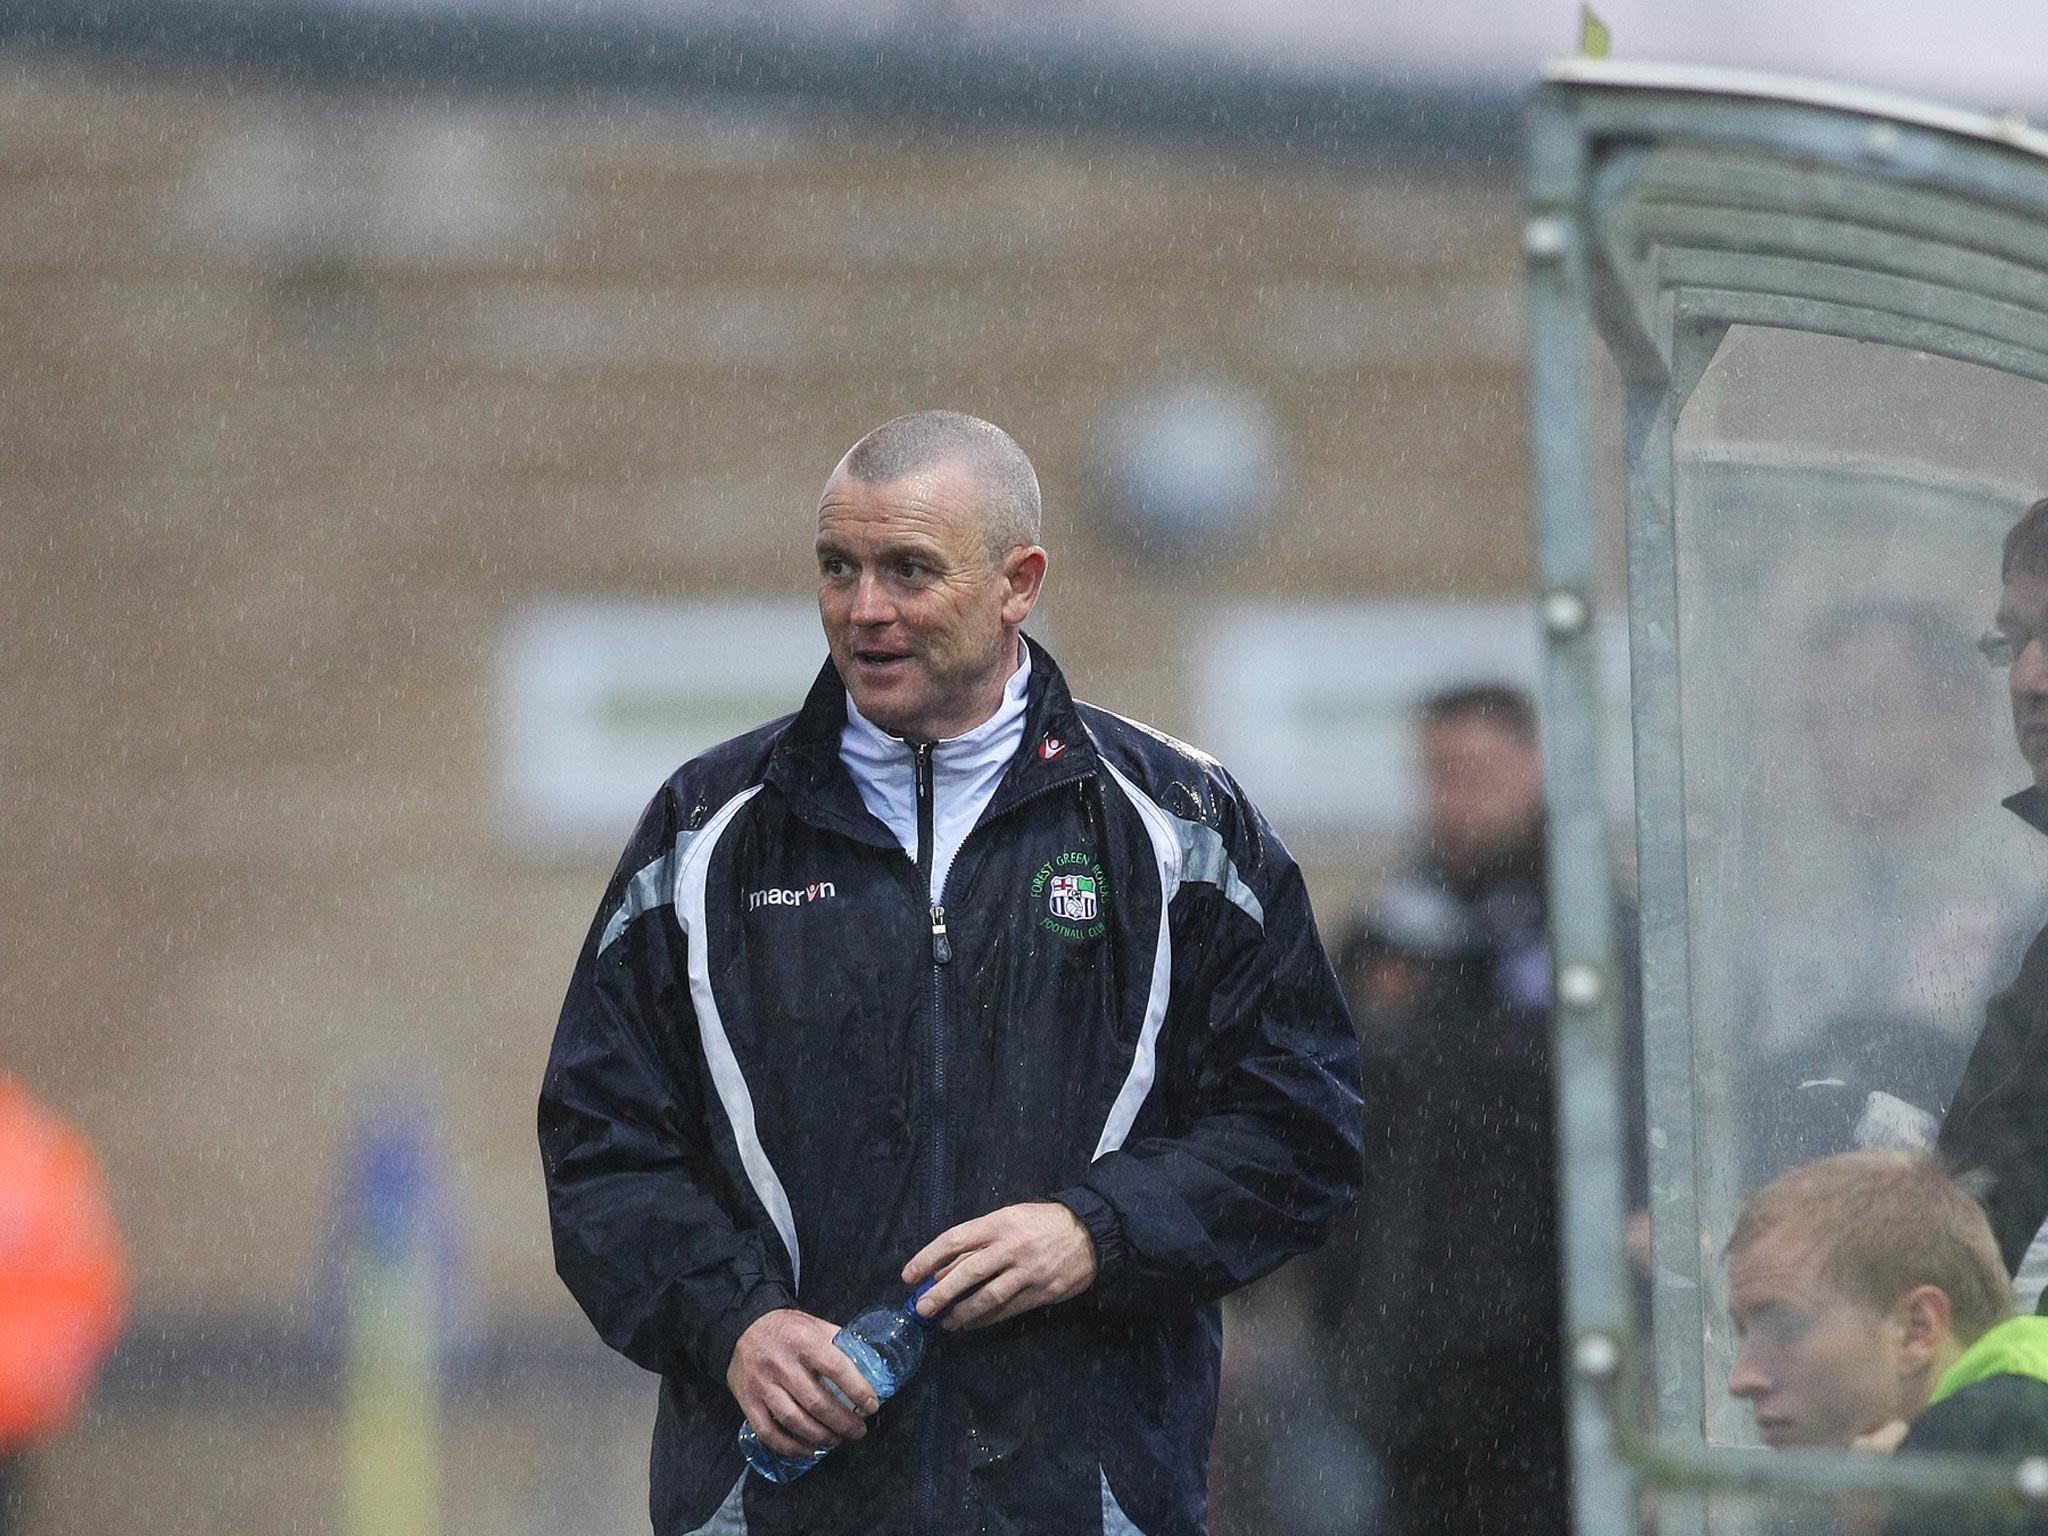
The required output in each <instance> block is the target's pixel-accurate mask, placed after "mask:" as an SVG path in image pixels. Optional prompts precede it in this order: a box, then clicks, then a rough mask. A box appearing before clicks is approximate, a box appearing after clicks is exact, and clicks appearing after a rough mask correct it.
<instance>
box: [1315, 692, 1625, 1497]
mask: <svg viewBox="0 0 2048 1536" xmlns="http://www.w3.org/2000/svg"><path fill="white" fill-rule="evenodd" d="M1418 734H1419V745H1420V748H1421V758H1422V766H1423V778H1424V784H1425V788H1426V797H1427V799H1426V827H1425V833H1426V841H1425V844H1424V847H1423V848H1422V850H1421V852H1420V854H1419V855H1418V856H1417V857H1416V858H1415V859H1414V860H1413V862H1412V863H1411V864H1410V865H1409V867H1408V868H1407V869H1406V870H1405V871H1404V872H1403V873H1402V874H1400V875H1399V876H1398V877H1397V878H1396V879H1394V880H1392V881H1391V882H1389V883H1388V884H1387V885H1385V886H1384V887H1382V888H1381V889H1379V890H1378V891H1376V892H1375V893H1374V894H1373V895H1372V897H1371V898H1370V900H1369V901H1368V903H1367V904H1366V907H1365V909H1364V912H1363V914H1362V916H1361V918H1360V919H1359V920H1358V922H1356V923H1355V924H1354V925H1353V927H1352V929H1351V930H1350V932H1349V933H1348V934H1347V936H1346V937H1345V939H1344V941H1343V943H1342V944H1341V946H1340V949H1339V956H1338V970H1339V975H1340V978H1341V979H1342V980H1343V982H1344V984H1345V987H1346V990H1347V993H1348V996H1349V999H1350V1001H1351V1005H1352V1011H1353V1015H1354V1017H1355V1019H1356V1021H1357V1024H1358V1028H1359V1035H1360V1044H1361V1052H1360V1054H1361V1060H1362V1072H1363V1076H1364V1081H1365V1085H1366V1094H1365V1098H1366V1136H1367V1149H1368V1157H1367V1166H1368V1169H1369V1170H1371V1172H1370V1173H1369V1178H1368V1185H1367V1191H1366V1195H1365V1198H1364V1199H1363V1200H1362V1202H1361V1203H1360V1206H1359V1208H1358V1210H1357V1212H1356V1213H1355V1214H1354V1216H1353V1218H1352V1219H1351V1220H1350V1221H1349V1222H1348V1223H1346V1224H1345V1225H1344V1226H1343V1227H1341V1228H1340V1235H1339V1237H1338V1238H1337V1239H1336V1240H1334V1241H1333V1244H1332V1247H1331V1249H1330V1250H1328V1251H1327V1252H1326V1253H1325V1254H1324V1255H1322V1256H1321V1257H1320V1258H1319V1259H1318V1260H1317V1261H1315V1266H1316V1268H1315V1272H1316V1275H1317V1277H1318V1281H1319V1285H1320V1305H1321V1306H1322V1308H1323V1309H1324V1313H1325V1320H1326V1324H1327V1326H1328V1327H1329V1328H1333V1329H1335V1330H1336V1331H1337V1335H1338V1344H1337V1348H1336V1349H1335V1350H1326V1353H1328V1354H1330V1355H1331V1356H1332V1357H1333V1359H1334V1365H1333V1367H1332V1375H1333V1377H1334V1378H1335V1381H1334V1386H1333V1388H1332V1390H1333V1394H1334V1395H1335V1396H1337V1397H1338V1398H1339V1399H1340V1400H1341V1401H1342V1402H1343V1403H1344V1404H1345V1406H1346V1412H1347V1414H1348V1415H1349V1417H1350V1418H1351V1420H1352V1422H1354V1423H1355V1424H1356V1425H1357V1426H1358V1427H1359V1429H1360V1430H1361V1431H1362V1432H1363V1434H1364V1437H1365V1439H1366V1440H1367V1441H1368V1443H1370V1444H1371V1445H1372V1446H1373V1447H1374V1450H1375V1452H1376V1454H1377V1456H1378V1458H1379V1461H1380V1464H1381V1465H1380V1470H1381V1472H1382V1474H1383V1478H1384V1484H1385V1497H1386V1501H1387V1510H1386V1522H1385V1529H1386V1530H1388V1531H1390V1532H1399V1533H1402V1536H1435V1533H1442V1536H1465V1533H1470V1536H1514V1533H1519V1532H1527V1533H1531V1536H1543V1533H1553V1532H1554V1533H1562V1532H1564V1531H1565V1530H1567V1529H1568V1527H1569V1509H1568V1503H1567V1498H1566V1485H1565V1473H1564V1467H1565V1462H1566V1454H1565V1440H1564V1406H1563V1397H1562V1390H1561V1387H1560V1378H1561V1368H1560V1361H1559V1339H1560V1334H1561V1329H1562V1315H1561V1304H1560V1298H1559V1286H1558V1248H1557V1223H1556V1214H1555V1212H1556V1180H1555V1173H1556V1158H1555V1153H1554V1135H1553V1133H1554V1120H1555V1117H1554V1111H1553V1100H1552V1092H1551V1084H1550V1046H1549V1027H1550V986H1551V964H1550V948H1549V939H1548V936H1547V930H1546V901H1545V891H1544V815H1543V773H1542V755H1541V750H1540V747H1539V744H1538V740H1537V728H1536V717H1535V711H1534V708H1533V706H1532V704H1531V702H1530V700H1529V699H1528V697H1527V696H1526V695H1525V694H1523V693H1522V692H1521V691H1519V690H1517V689H1515V688H1511V687H1508V686H1505V685H1502V684H1497V683H1485V684H1477V685H1472V686H1465V687H1458V688H1454V689H1451V690H1448V691H1445V692H1442V693H1439V694H1437V695H1435V696H1433V697H1431V698H1429V699H1428V700H1426V701H1425V702H1424V703H1423V704H1422V706H1421V708H1420V711H1419V714H1418ZM1632 1099H1633V1100H1634V1101H1636V1102H1639V1093H1638V1094H1634V1095H1632ZM1638 1144H1640V1142H1639V1141H1638ZM1638 1203H1640V1202H1638Z"/></svg>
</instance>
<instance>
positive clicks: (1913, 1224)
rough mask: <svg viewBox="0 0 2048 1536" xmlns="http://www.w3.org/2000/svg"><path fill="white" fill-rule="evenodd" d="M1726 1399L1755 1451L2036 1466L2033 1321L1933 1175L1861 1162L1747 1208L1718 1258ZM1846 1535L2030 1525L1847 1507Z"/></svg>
mask: <svg viewBox="0 0 2048 1536" xmlns="http://www.w3.org/2000/svg"><path fill="white" fill-rule="evenodd" d="M1724 1257H1725V1259H1726V1261H1727V1265H1728V1296H1729V1311H1730V1313H1731V1315H1732V1319H1733V1321H1734V1324H1735V1331H1736V1335H1737V1338H1738V1340H1739V1344H1738V1348H1737V1352H1736V1356H1735V1362H1734V1365H1733V1367H1732V1368H1731V1369H1730V1371H1729V1373H1728V1391H1729V1392H1730V1393H1731V1394H1732V1395H1733V1396H1735V1397H1737V1398H1740V1399H1742V1400H1743V1401H1744V1402H1747V1403H1748V1404H1749V1406H1750V1409H1751V1411H1752V1412H1753V1413H1754V1414H1755V1415H1756V1426H1757V1431H1758V1433H1759V1435H1760V1436H1761V1437H1762V1439H1763V1440H1764V1442H1765V1444H1767V1445H1770V1446H1773V1447H1777V1448H1781V1449H1783V1448H1794V1447H1808V1448H1812V1447H1837V1448H1856V1449H1860V1450H1865V1451H1876V1452H1883V1451H1891V1450H1894V1449H1896V1450H1898V1451H1900V1452H1901V1453H1903V1454H1915V1453H1924V1452H1929V1451H1948V1452H1959V1453H1970V1454H1978V1455H2003V1456H2018V1455H2040V1454H2042V1453H2044V1452H2048V1318H2041V1317H2028V1316H2015V1315H2014V1310H2013V1293H2012V1286H2011V1283H2010V1282H2009V1281H2008V1280H2007V1278H2006V1270H2005V1264H2004V1261H2003V1260H2002V1258H2001V1256H2000V1254H1999V1250H1998V1244H1997V1242H1996V1241H1995V1240H1994V1239H1993V1237H1992V1234H1991V1227H1990V1223H1989V1222H1988V1221H1987V1219H1986V1217H1985V1214H1984V1211H1983V1209H1982V1207H1981V1206H1979V1205H1978V1203H1977V1202H1976V1201H1975V1200H1974V1199H1973V1198H1972V1196H1971V1195H1970V1193H1969V1192H1968V1191H1967V1190H1965V1189H1964V1188H1963V1186H1962V1185H1961V1184H1960V1183H1958V1182H1957V1181H1956V1180H1955V1179H1953V1178H1951V1177H1950V1176H1949V1174H1948V1173H1947V1171H1946V1170H1945V1169H1944V1168H1943V1167H1942V1166H1941V1163H1940V1162H1939V1160H1938V1159H1936V1158H1934V1157H1931V1156H1929V1155H1927V1154H1926V1153H1924V1152H1908V1151H1903V1150H1900V1149H1896V1148H1886V1147H1871V1148H1863V1149H1860V1150H1858V1151H1854V1152H1844V1153H1837V1154H1836V1155H1834V1156H1832V1157H1827V1158H1822V1159H1821V1160H1819V1161H1818V1162H1813V1163H1808V1164H1805V1165H1803V1166H1801V1167H1798V1168H1795V1169H1793V1170H1791V1171H1790V1172H1788V1173H1785V1174H1782V1175H1780V1176H1779V1177H1778V1178H1776V1179H1774V1180H1772V1181H1771V1183H1769V1184H1767V1185H1766V1186H1764V1188H1763V1189H1761V1190H1759V1191H1758V1192H1757V1193H1756V1194H1754V1195H1752V1196H1751V1197H1750V1199H1749V1201H1748V1202H1747V1204H1745V1205H1744V1207H1743V1209H1742V1212H1741V1214H1740V1215H1739V1216H1738V1217H1737V1218H1736V1222H1735V1228H1734V1232H1733V1234H1732V1235H1731V1236H1730V1238H1729V1240H1728V1247H1727V1250H1726V1253H1725V1255H1724ZM1844 1514H1845V1517H1846V1518H1845V1524H1846V1525H1847V1526H1848V1527H1849V1528H1851V1529H1852V1530H1857V1531H1879V1530H1888V1531H1889V1533H1890V1536H2043V1533H2048V1515H2044V1514H2043V1513H2042V1512H2041V1511H2039V1510H2034V1511H2031V1512H2028V1513H2017V1512H2010V1511H2002V1510H2000V1511H1983V1510H1972V1509H1968V1508H1948V1507H1942V1506H1930V1505H1917V1504H1916V1505H1911V1506H1902V1507H1901V1508H1899V1509H1898V1510H1897V1511H1895V1512H1893V1513H1892V1514H1891V1516H1890V1517H1889V1519H1887V1518H1886V1517H1885V1516H1884V1514H1883V1512H1882V1511H1881V1510H1877V1509H1875V1508H1873V1507H1871V1506H1868V1505H1862V1504H1857V1503H1850V1504H1848V1505H1846V1506H1845V1507H1844Z"/></svg>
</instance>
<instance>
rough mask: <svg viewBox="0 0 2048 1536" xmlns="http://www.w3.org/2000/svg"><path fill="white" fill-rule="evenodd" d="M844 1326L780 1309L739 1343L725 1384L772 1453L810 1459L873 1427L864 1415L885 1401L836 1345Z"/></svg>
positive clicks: (758, 1320) (762, 1318)
mask: <svg viewBox="0 0 2048 1536" xmlns="http://www.w3.org/2000/svg"><path fill="white" fill-rule="evenodd" d="M838 1331H839V1330H838V1328H837V1327H835V1326H834V1325H833V1324H831V1323H828V1322H826V1321H825V1320H824V1319H823V1318H821V1317H813V1316H811V1315H810V1313H808V1312H799V1311H798V1310H797V1309H796V1308H795V1307H780V1308H777V1309H776V1310H775V1311H773V1312H764V1313H762V1314H761V1315H760V1316H759V1317H757V1318H755V1319H754V1320H753V1322H751V1323H749V1324H748V1325H747V1331H746V1332H745V1333H743V1334H741V1335H740V1337H739V1342H738V1343H737V1344H735V1345H733V1349H732V1363H731V1364H730V1365H728V1366H727V1367H726V1368H725V1384H726V1386H728V1387H729V1388H731V1389H732V1395H733V1399H734V1401H736V1402H737V1403H738V1404H739V1405H740V1412H742V1413H744V1414H745V1415H746V1416H747V1422H748V1423H749V1424H751V1425H753V1426H754V1433H755V1434H757V1435H759V1436H760V1437H761V1441H762V1443H763V1444H764V1445H766V1446H767V1447H768V1449H769V1450H771V1451H774V1452H776V1453H777V1454H779V1455H783V1456H808V1455H810V1454H811V1452H813V1451H815V1450H817V1449H818V1448H819V1447H821V1446H827V1445H837V1444H838V1443H839V1442H840V1441H841V1440H858V1439H860V1438H861V1437H862V1436H863V1435H865V1434H866V1433H867V1432H868V1429H867V1425H866V1424H864V1423H863V1422H862V1417H863V1416H864V1415H866V1414H870V1413H873V1412H874V1411H875V1410H876V1409H877V1408H879V1407H881V1406H882V1400H881V1399H880V1398H879V1397H877V1396H876V1395H875V1389H874V1388H873V1387H872V1386H870V1385H869V1384H868V1379H867V1378H866V1377H865V1376H863V1375H861V1373H860V1368H859V1367H858V1366H856V1365H855V1364H854V1363H853V1362H852V1361H851V1360H849V1359H848V1358H847V1357H846V1352H845V1351H844V1350H842V1349H840V1348H839V1347H838V1346H837V1345H835V1344H834V1343H833V1342H832V1335H833V1334H835V1333H837V1332H838ZM820 1377H823V1378H824V1380H822V1381H821V1380H820V1379H819V1378H820ZM826 1381H830V1382H833V1383H836V1384H837V1386H838V1388H839V1390H840V1391H841V1392H843V1393H845V1394H846V1399H847V1402H851V1403H852V1404H853V1405H854V1408H858V1409H859V1410H860V1411H859V1412H858V1413H856V1412H855V1411H854V1408H849V1407H847V1406H846V1403H844V1402H841V1401H840V1400H839V1399H838V1398H836V1397H834V1396H833V1395H832V1393H831V1392H830V1391H829V1390H828V1389H827V1388H826V1386H825V1382H826Z"/></svg>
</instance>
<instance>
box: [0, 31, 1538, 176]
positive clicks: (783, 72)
mask: <svg viewBox="0 0 2048 1536" xmlns="http://www.w3.org/2000/svg"><path fill="white" fill-rule="evenodd" d="M0 47H8V48H23V47H28V48H37V49H41V50H46V51H52V52H61V53H69V54H74V55H76V54H81V53H90V54H112V55H118V56H120V57H122V58H125V59H129V60H140V61H144V62H152V63H163V64H192V65H203V66H211V67H219V68H227V69H230V70H235V71H243V72H247V73H249V74H252V75H259V76H270V77H273V78H278V79H282V80H285V81H289V82H292V83H296V84H300V85H304V86H309V87H315V88H326V89H339V88H349V89H369V90H391V89H419V88H421V87H428V88H444V89H448V90H451V91H457V92H465V91H471V90H485V89H500V90H502V89H512V90H521V91H527V92H531V93H534V94H541V95H547V94H568V95H583V94H592V93H610V92H618V93H623V94H632V95H640V96H648V97H657V98H658V97H680V96H693V95H695V96H701V95H706V94H719V95H729V96H739V97H753V98H761V99H769V100H776V101H784V102H789V101H800V102H803V103H807V104H813V105H821V106H836V107H841V108H845V109H848V110H856V111H866V112H870V113H875V114H878V115H883V116H894V117H899V118H903V119H906V120H919V121H925V122H930V123H934V124H938V125H960V124H972V125H974V126H977V127H1003V126H1015V127H1038V128H1057V129H1067V130H1075V131H1079V130H1099V131H1110V132H1125V133H1139V134H1146V135H1154V136H1160V137H1168V138H1180V139H1192V140H1198V141H1202V142H1207V143H1212V144H1218V145H1224V146H1243V147H1272V148H1278V149H1287V150H1293V151H1297V152H1310V153H1325V154H1332V155H1359V154H1363V155H1372V156H1384V157H1390V158H1399V159H1404V160H1426V161H1435V162H1440V163H1443V164H1446V165H1454V166H1464V167H1488V168H1498V169H1502V170H1505V169H1507V168H1508V167H1509V166H1510V165H1511V164H1512V163H1513V162H1514V161H1515V159H1516V157H1517V156H1518V154H1519V149H1518V145H1519V129H1520V114H1521V97H1522V92H1521V90H1520V89H1518V88H1515V87H1511V86H1510V85H1508V84H1506V83H1504V82H1501V81H1498V80H1491V81H1489V80H1477V81H1473V80H1450V79H1431V78H1414V79H1402V78H1396V77H1394V76H1391V75H1354V76H1311V75H1303V74H1295V73H1289V72H1287V71H1285V70H1282V69H1279V68H1276V67H1273V66H1269V65H1265V64H1261V63H1255V62H1248V61H1236V60H1227V59H1220V58H1214V57H1207V56H1202V55H1197V54H1188V55H1184V56H1178V57H1166V56H1161V55H1157V54H1144V53H1138V52H1135V51H1133V52H1125V53H1116V52H1110V51H1106V50H1101V49H1093V50H1084V49H1082V48H1080V47H1078V46H1074V45H1063V46H1049V45H1044V44H1039V43H1002V42H989V43H982V44H973V45H969V44H965V43H959V42H946V41H928V40H917V39H914V38H911V37H909V36H906V35H904V34H894V35H882V36H877V37H873V38H852V37H848V36H845V35H843V34H834V33H830V32H825V31H819V30H804V29H798V28H795V27H778V26H775V25H773V24H767V23H761V22H742V21H734V20H729V19H711V18H702V17H699V18H674V17H662V16H658V15H651V14H642V15H631V16H622V15H603V16H584V17H575V16H573V15H567V14H561V13H556V14H553V15H549V14H547V13H534V12H525V13H517V14H515V13H512V12H509V11H506V10H504V9H499V8H492V7H489V6H474V7H467V8H465V7H462V6H458V5H450V6H446V7H444V8H440V9H436V10H433V11H419V10H411V11H405V12H399V11H390V10H378V9H372V8H368V7H363V6H352V5H343V4H337V3H332V0H326V3H323V0H267V3H263V4H252V3H249V0H98V3H96V4H91V5H81V4H79V3H78V0H14V3H13V4H10V5H7V6H4V7H0Z"/></svg>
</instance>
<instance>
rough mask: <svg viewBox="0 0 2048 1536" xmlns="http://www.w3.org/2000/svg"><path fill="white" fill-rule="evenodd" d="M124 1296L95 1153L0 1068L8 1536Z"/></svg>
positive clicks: (1, 1439)
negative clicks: (35, 1466) (34, 1460)
mask: <svg viewBox="0 0 2048 1536" xmlns="http://www.w3.org/2000/svg"><path fill="white" fill-rule="evenodd" d="M126 1292H127V1281H126V1276H125V1271H124V1268H123V1265H122V1259H121V1243H120V1239H119V1237H118V1236H117V1234H116V1233H115V1231H114V1222H113V1217H112V1215H111V1213H110V1212H109V1209H108V1205H107V1195H106V1186H105V1184H104V1183H103V1182H102V1180H101V1177H100V1170H99V1164H98V1162H97V1160H95V1158H94V1157H93V1155H92V1149H91V1148H90V1147H88V1146H87V1145H86V1143H85V1138H84V1137H83V1136H81V1135H80V1134H79V1133H78V1131H77V1130H76V1129H75V1128H74V1127H73V1126H72V1125H70V1123H69V1122H67V1121H66V1120H65V1119H64V1118H63V1117H62V1116H60V1115H58V1114H57V1113H56V1112H55V1111H54V1110H51V1109H48V1108H46V1107H45V1106H43V1105H41V1104H38V1103H37V1102H36V1101H35V1100H34V1099H33V1098H31V1097H30V1096H29V1092H28V1090H27V1089H26V1088H24V1087H23V1086H22V1085H21V1084H20V1083H19V1082H17V1081H16V1080H15V1079H14V1078H12V1077H9V1076H8V1075H7V1074H6V1073H5V1071H4V1070H0V1536H6V1533H10V1532H13V1531H15V1530H17V1529H19V1528H20V1525H21V1516H22V1512H23V1506H24V1503H25V1500H26V1496H27V1490H26V1487H25V1484H26V1480H27V1476H28V1472H29V1467H30V1458H31V1456H32V1454H33V1453H34V1451H35V1450H36V1448H37V1447H39V1446H41V1445H43V1444H45V1443H46V1442H48V1441H49V1440H50V1439H52V1438H53V1437H54V1436H55V1435H56V1434H57V1433H58V1431H60V1430H61V1429H63V1428H64V1427H65V1425H66V1424H68V1423H69V1422H70V1421H71V1419H72V1418H73V1416H74V1415H75V1414H76V1413H77V1412H78V1408H79V1405H80V1403H81V1402H82V1401H83V1400H84V1397H85V1394H86V1391H87V1389H88V1388H89V1387H90V1386H91V1384H92V1378H93V1374H94V1372H95V1371H97V1370H98V1368H99V1365H100V1362H101V1361H102V1360H103V1359H104V1358H105V1357H106V1354H107V1351H108V1350H110V1349H111V1348H112V1347H113V1344H114V1340H115V1338H116V1336H117V1335H118V1334H119V1332H120V1325H121V1314H122V1310H123V1308H124V1306H125V1298H126Z"/></svg>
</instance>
